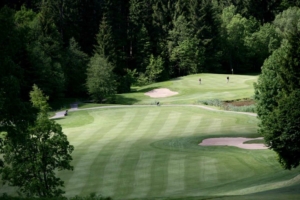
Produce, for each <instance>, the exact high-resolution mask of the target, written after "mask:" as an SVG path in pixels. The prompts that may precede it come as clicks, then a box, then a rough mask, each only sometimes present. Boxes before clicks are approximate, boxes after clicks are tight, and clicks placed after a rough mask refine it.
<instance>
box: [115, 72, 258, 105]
mask: <svg viewBox="0 0 300 200" xmlns="http://www.w3.org/2000/svg"><path fill="white" fill-rule="evenodd" d="M227 76H230V81H229V83H227V81H226V77H227ZM199 78H201V80H202V82H201V85H200V84H199V82H198V79H199ZM257 78H258V76H245V75H228V74H205V73H204V74H196V75H189V76H185V77H180V78H176V79H172V80H170V81H165V82H159V83H154V84H151V85H147V86H144V87H136V88H134V89H133V92H132V93H126V94H119V95H117V99H116V100H117V103H119V104H151V103H153V102H154V101H160V102H161V103H163V104H195V103H198V101H199V100H208V99H219V100H235V99H243V98H251V97H253V95H254V89H253V83H254V82H256V81H257ZM157 88H168V89H170V90H172V91H175V92H179V94H178V95H175V96H172V97H167V98H151V97H149V96H146V95H144V93H145V92H148V91H150V90H153V89H157Z"/></svg>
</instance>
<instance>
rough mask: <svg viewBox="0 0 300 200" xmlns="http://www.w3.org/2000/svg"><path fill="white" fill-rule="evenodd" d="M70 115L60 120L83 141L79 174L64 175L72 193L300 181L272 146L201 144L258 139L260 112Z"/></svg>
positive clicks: (209, 191) (257, 188) (208, 189)
mask: <svg viewBox="0 0 300 200" xmlns="http://www.w3.org/2000/svg"><path fill="white" fill-rule="evenodd" d="M69 114H70V115H69V116H68V117H66V118H65V119H60V120H58V121H57V122H59V123H60V124H61V125H62V126H63V127H64V133H65V134H67V136H68V139H69V141H70V142H71V144H73V145H74V146H75V151H74V153H73V158H74V161H73V162H72V164H73V165H74V171H73V172H68V171H64V172H59V176H60V177H62V178H63V180H64V181H65V185H66V188H65V189H66V191H67V193H66V195H67V196H75V195H87V194H89V193H92V192H95V193H99V194H100V193H101V194H103V195H104V196H111V197H113V198H115V199H143V198H150V199H151V198H154V197H155V198H159V199H171V198H175V199H176V198H180V199H185V198H187V197H189V198H192V197H195V196H196V197H199V198H200V197H201V198H202V197H203V198H204V197H205V198H211V197H215V196H219V195H221V196H222V197H224V196H225V197H226V196H227V195H229V196H231V195H246V194H251V196H252V195H254V194H253V193H258V192H263V194H264V195H267V196H270V195H271V196H272V194H273V193H272V192H270V191H271V190H275V191H278V190H280V189H282V188H285V187H294V186H295V185H297V184H298V185H300V176H297V175H298V174H299V169H296V170H292V171H285V170H283V169H282V168H281V167H280V166H279V164H278V163H277V161H276V156H275V154H274V153H273V152H272V151H270V150H244V149H239V148H236V147H226V146H220V147H216V146H215V147H202V146H199V145H198V143H199V142H201V140H203V139H204V138H208V137H224V136H226V137H228V136H232V137H238V136H240V137H254V138H255V137H258V136H259V135H257V133H256V131H257V130H256V129H257V119H256V117H254V116H249V115H245V114H236V113H229V112H224V111H208V110H204V109H202V108H199V107H189V106H182V107H181V106H132V107H124V108H120V107H119V108H99V109H94V110H91V109H88V110H83V111H76V112H69ZM268 192H269V193H268ZM275 193H276V192H275ZM291 195H295V194H291ZM297 195H299V192H298V193H296V196H297ZM275 196H276V195H275ZM225 197H224V198H225ZM244 197H245V199H247V198H246V197H248V196H244ZM287 197H290V196H289V194H288V196H287ZM192 199H194V198H192ZM229 199H230V198H229Z"/></svg>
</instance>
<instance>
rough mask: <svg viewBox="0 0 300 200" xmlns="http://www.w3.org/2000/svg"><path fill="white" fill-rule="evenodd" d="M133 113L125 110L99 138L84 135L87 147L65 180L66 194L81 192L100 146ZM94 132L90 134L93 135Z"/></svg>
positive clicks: (121, 126)
mask: <svg viewBox="0 0 300 200" xmlns="http://www.w3.org/2000/svg"><path fill="white" fill-rule="evenodd" d="M134 116H135V113H132V112H126V113H125V115H124V116H123V120H122V121H121V123H119V124H118V125H117V126H115V127H114V128H112V129H111V130H110V131H108V132H107V133H105V134H104V135H103V136H102V137H100V139H99V140H95V138H93V137H86V138H85V140H84V141H82V143H83V142H86V141H89V144H90V145H89V147H88V149H87V151H86V152H85V154H83V155H82V156H81V158H78V162H77V163H76V164H75V165H74V171H73V175H72V176H71V177H70V178H69V180H68V181H67V184H66V185H67V186H68V188H67V187H66V189H67V190H68V195H71V196H72V195H78V194H80V193H81V191H82V189H83V188H84V186H85V185H86V182H87V180H88V175H89V169H90V167H91V166H92V163H93V162H94V160H95V159H96V158H97V156H98V155H99V154H100V152H101V150H102V148H103V147H104V146H105V145H106V144H108V143H109V142H110V141H111V140H113V139H114V138H116V137H117V136H118V133H120V132H122V130H124V129H125V128H126V127H127V125H128V124H129V123H130V122H131V120H132V119H133V118H134ZM95 132H97V133H99V132H100V130H99V129H96V130H95ZM93 135H94V134H91V136H93ZM91 141H93V142H91Z"/></svg>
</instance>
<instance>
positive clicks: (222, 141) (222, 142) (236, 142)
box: [199, 137, 268, 149]
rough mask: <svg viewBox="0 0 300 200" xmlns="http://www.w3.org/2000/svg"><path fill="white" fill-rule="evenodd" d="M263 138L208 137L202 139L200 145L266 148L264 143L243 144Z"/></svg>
mask: <svg viewBox="0 0 300 200" xmlns="http://www.w3.org/2000/svg"><path fill="white" fill-rule="evenodd" d="M260 139H263V138H242V137H237V138H208V139H205V140H203V141H202V142H201V143H200V144H199V145H201V146H234V147H239V148H242V149H268V147H266V146H265V145H264V144H243V143H244V142H246V141H249V140H260Z"/></svg>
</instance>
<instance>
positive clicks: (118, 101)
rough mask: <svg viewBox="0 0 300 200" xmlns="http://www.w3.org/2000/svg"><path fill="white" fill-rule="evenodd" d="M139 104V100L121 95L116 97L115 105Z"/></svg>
mask: <svg viewBox="0 0 300 200" xmlns="http://www.w3.org/2000/svg"><path fill="white" fill-rule="evenodd" d="M137 102H139V100H137V99H134V98H127V97H124V96H121V95H116V98H115V104H122V105H132V104H135V103H137Z"/></svg>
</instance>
